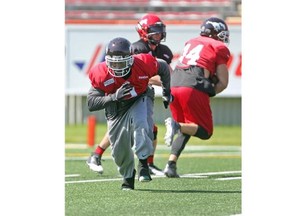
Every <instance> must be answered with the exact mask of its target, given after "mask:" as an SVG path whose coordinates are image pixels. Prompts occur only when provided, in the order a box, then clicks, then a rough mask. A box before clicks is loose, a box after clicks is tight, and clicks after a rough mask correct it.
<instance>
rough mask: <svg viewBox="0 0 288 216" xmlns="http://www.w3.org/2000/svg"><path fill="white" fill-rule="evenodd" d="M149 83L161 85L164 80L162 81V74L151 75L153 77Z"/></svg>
mask: <svg viewBox="0 0 288 216" xmlns="http://www.w3.org/2000/svg"><path fill="white" fill-rule="evenodd" d="M149 84H150V85H156V86H161V85H162V82H161V79H160V76H159V75H156V76H153V77H151V78H150V79H149Z"/></svg>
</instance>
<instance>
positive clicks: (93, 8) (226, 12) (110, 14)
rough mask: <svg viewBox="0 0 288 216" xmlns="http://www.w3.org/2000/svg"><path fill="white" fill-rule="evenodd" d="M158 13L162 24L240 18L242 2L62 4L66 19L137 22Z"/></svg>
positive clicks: (90, 0)
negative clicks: (145, 15) (143, 16)
mask: <svg viewBox="0 0 288 216" xmlns="http://www.w3.org/2000/svg"><path fill="white" fill-rule="evenodd" d="M148 12H150V13H157V14H158V15H159V16H161V17H162V18H163V19H165V20H202V19H203V18H205V17H207V16H219V17H221V18H223V19H226V18H230V19H237V18H241V0H179V1H176V0H65V19H66V20H73V19H83V20H93V19H98V20H101V19H102V20H105V19H110V20H111V19H112V20H113V19H115V20H117V19H120V20H121V19H133V20H135V19H139V18H140V17H141V16H142V15H143V14H144V13H148Z"/></svg>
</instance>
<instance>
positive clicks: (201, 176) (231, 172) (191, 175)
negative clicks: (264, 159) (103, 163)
mask: <svg viewBox="0 0 288 216" xmlns="http://www.w3.org/2000/svg"><path fill="white" fill-rule="evenodd" d="M237 173H238V174H240V173H241V171H223V172H207V173H191V174H184V175H180V178H207V177H208V176H212V175H221V174H237ZM71 175H74V176H75V177H76V175H79V174H71ZM71 175H70V176H71ZM66 176H67V175H65V177H66ZM79 176H80V175H79ZM152 178H166V176H165V175H163V176H162V175H158V176H156V175H154V176H152ZM239 179H242V177H227V178H217V179H214V180H239ZM120 180H123V179H122V178H113V179H91V180H79V181H65V184H75V183H91V182H108V181H120Z"/></svg>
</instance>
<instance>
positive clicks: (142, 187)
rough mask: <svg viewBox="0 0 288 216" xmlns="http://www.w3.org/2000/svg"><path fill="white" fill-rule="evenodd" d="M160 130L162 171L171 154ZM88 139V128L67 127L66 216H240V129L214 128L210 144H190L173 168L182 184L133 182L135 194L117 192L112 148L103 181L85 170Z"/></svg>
mask: <svg viewBox="0 0 288 216" xmlns="http://www.w3.org/2000/svg"><path fill="white" fill-rule="evenodd" d="M158 129H159V134H158V143H159V144H158V148H157V150H156V154H155V163H156V165H157V166H159V167H160V168H164V167H165V165H166V163H167V159H168V157H169V153H170V148H169V147H167V146H165V145H163V144H162V143H164V141H163V138H162V137H163V136H164V133H165V128H164V126H159V125H158ZM105 131H106V125H105V124H98V125H97V128H96V143H99V142H100V139H102V137H103V135H104V133H105ZM86 138H87V127H86V125H78V126H67V127H66V131H65V141H66V143H74V145H66V148H65V158H66V160H65V175H66V177H65V215H66V216H95V215H103V216H106V215H107V216H110V215H111V216H112V215H119V216H121V215H136V216H137V215H139V216H141V215H151V216H153V215H165V216H169V215H181V216H182V215H183V216H185V215H187V216H188V215H189V216H190V215H192V216H200V215H201V216H202V215H203V216H206V215H207V216H210V215H213V216H222V215H223V216H226V215H235V214H241V194H242V191H241V181H242V180H241V149H239V147H240V146H241V128H240V127H228V126H221V127H220V126H217V127H215V130H214V135H213V137H212V138H211V139H210V140H208V141H201V140H199V139H196V138H191V139H190V141H189V143H188V145H187V146H186V148H185V149H184V151H183V152H182V155H181V157H180V158H179V160H178V163H177V168H178V169H177V171H178V173H179V175H180V176H181V178H178V179H171V178H166V177H158V178H157V177H155V176H152V178H153V180H152V181H151V182H149V183H141V182H138V181H137V179H136V181H135V190H134V191H122V190H120V186H121V184H122V178H121V177H120V176H119V173H118V171H117V167H116V165H115V163H114V162H113V160H112V158H111V155H110V153H111V152H110V148H108V149H107V151H105V153H104V154H103V160H102V165H103V167H104V173H103V174H102V175H100V174H97V173H94V172H92V171H90V170H89V169H88V167H87V165H86V163H85V161H86V159H87V157H88V156H89V154H90V152H91V151H92V150H93V149H94V148H91V147H88V146H87V145H86ZM76 143H82V145H76ZM206 145H207V146H206ZM218 146H222V147H221V148H220V147H218ZM195 147H200V148H195ZM211 147H212V148H211ZM135 162H136V163H137V160H135ZM136 177H137V175H136Z"/></svg>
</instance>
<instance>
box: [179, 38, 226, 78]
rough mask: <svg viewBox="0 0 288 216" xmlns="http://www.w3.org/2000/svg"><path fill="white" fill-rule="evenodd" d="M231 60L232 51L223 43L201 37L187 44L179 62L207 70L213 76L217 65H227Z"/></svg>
mask: <svg viewBox="0 0 288 216" xmlns="http://www.w3.org/2000/svg"><path fill="white" fill-rule="evenodd" d="M229 58H230V51H229V49H228V48H227V47H226V45H225V44H224V43H223V42H221V41H217V40H215V39H212V38H209V37H203V36H199V37H197V38H192V39H190V40H189V41H187V42H186V43H185V47H184V50H183V53H182V55H181V57H180V58H179V62H180V63H181V64H183V65H196V66H199V67H202V68H205V69H207V70H209V71H210V73H211V74H212V75H213V74H214V73H215V72H216V67H217V65H220V64H227V62H228V60H229ZM178 67H179V66H178ZM180 67H181V66H180Z"/></svg>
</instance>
